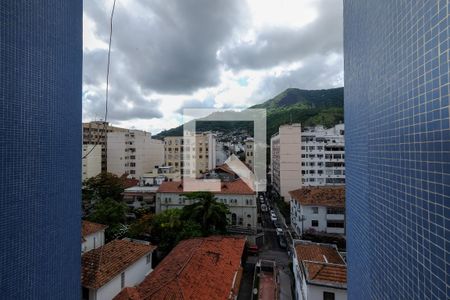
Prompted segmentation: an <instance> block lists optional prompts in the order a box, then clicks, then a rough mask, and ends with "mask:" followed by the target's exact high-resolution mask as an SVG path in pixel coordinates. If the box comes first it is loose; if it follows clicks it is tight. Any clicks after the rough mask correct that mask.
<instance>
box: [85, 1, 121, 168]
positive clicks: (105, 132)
mask: <svg viewBox="0 0 450 300" xmlns="http://www.w3.org/2000/svg"><path fill="white" fill-rule="evenodd" d="M115 8H116V0H114V2H113V7H112V10H111V17H110V22H109V44H108V62H107V65H106V91H105V119H104V121H103V133H104V134H105V144H106V142H107V138H108V132H107V129H106V128H107V124H108V121H107V120H108V100H109V69H110V65H111V43H112V34H113V19H114V11H115ZM100 136H101V135H100V134H99V135H98V136H97V140H96V141H95V144H94V147H92V148H91V149H90V150H89V151H88V153H86V154H85V155H84V156H83V157H82V158H81V159H84V158H86V157H88V155H89V154H91V152H92V151H94V149H95V147H97V145H98V144H99V142H100Z"/></svg>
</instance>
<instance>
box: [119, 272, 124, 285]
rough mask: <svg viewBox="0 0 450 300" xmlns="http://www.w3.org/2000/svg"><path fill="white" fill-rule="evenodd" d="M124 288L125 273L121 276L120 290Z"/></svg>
mask: <svg viewBox="0 0 450 300" xmlns="http://www.w3.org/2000/svg"><path fill="white" fill-rule="evenodd" d="M124 287H125V272H123V273H122V274H120V288H122V289H123V288H124Z"/></svg>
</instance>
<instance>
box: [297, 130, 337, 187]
mask: <svg viewBox="0 0 450 300" xmlns="http://www.w3.org/2000/svg"><path fill="white" fill-rule="evenodd" d="M301 153H302V154H301V166H302V168H301V169H302V179H301V180H302V186H322V185H340V184H345V149H344V124H338V125H336V126H334V127H332V128H329V129H325V128H324V127H323V126H316V127H307V128H304V130H303V131H302V137H301Z"/></svg>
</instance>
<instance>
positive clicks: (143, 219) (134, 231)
mask: <svg viewBox="0 0 450 300" xmlns="http://www.w3.org/2000/svg"><path fill="white" fill-rule="evenodd" d="M153 217H154V215H153V214H152V213H145V214H143V215H141V216H140V217H139V218H138V219H137V220H136V221H135V222H133V223H132V224H131V225H130V226H129V228H128V233H127V236H128V237H130V238H142V237H143V236H145V235H147V234H150V232H151V227H152V222H153Z"/></svg>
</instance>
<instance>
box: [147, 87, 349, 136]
mask: <svg viewBox="0 0 450 300" xmlns="http://www.w3.org/2000/svg"><path fill="white" fill-rule="evenodd" d="M250 108H265V109H267V137H268V139H270V137H271V136H272V135H273V134H274V133H276V132H278V127H279V126H280V125H283V124H289V123H301V124H302V126H313V125H324V126H325V127H332V126H334V125H335V124H338V123H340V122H344V88H343V87H341V88H334V89H326V90H301V89H296V88H290V89H287V90H285V91H284V92H282V93H280V94H279V95H277V96H275V97H274V98H272V99H270V100H267V101H266V102H264V103H261V104H257V105H254V106H252V107H250ZM198 121H201V120H197V122H198ZM196 129H197V131H209V130H213V131H215V130H217V131H223V132H230V131H234V130H240V129H246V130H247V131H248V132H252V131H253V124H251V122H214V121H204V122H198V123H197V124H196ZM181 135H183V126H178V127H176V128H172V129H169V130H166V131H163V132H161V133H159V134H158V135H156V136H155V137H156V138H164V137H165V136H181Z"/></svg>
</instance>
